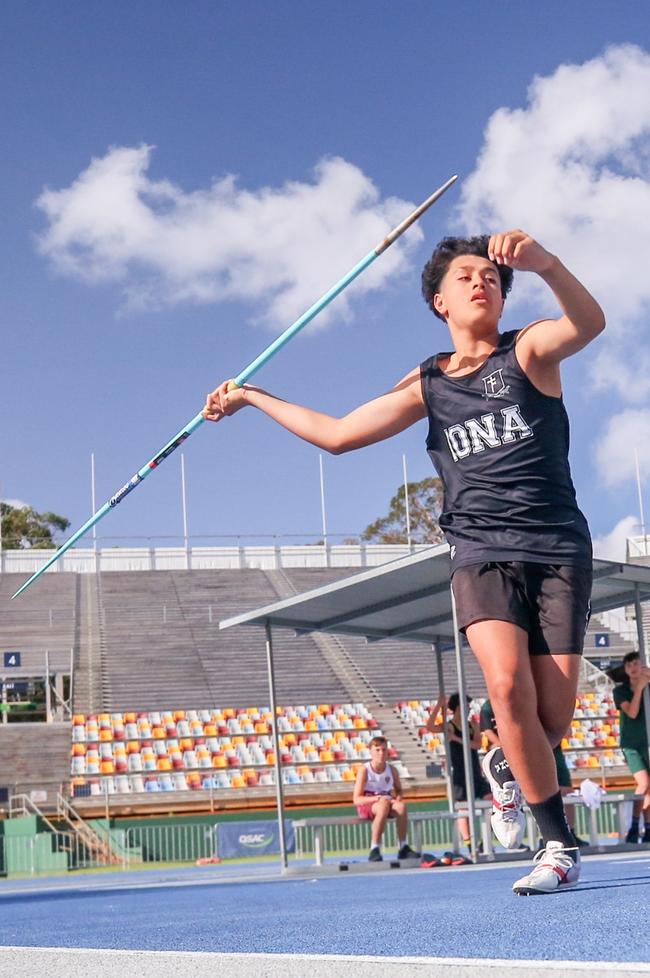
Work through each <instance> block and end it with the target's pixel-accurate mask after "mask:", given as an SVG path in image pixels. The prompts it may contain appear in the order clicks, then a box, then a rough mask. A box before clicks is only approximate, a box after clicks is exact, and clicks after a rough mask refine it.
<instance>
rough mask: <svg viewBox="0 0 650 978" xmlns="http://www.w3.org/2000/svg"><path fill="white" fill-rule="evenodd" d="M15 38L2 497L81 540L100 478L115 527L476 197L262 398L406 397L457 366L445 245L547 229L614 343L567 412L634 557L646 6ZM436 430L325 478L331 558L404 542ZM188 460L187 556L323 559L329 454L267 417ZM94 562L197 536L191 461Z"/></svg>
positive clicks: (600, 530) (186, 25)
mask: <svg viewBox="0 0 650 978" xmlns="http://www.w3.org/2000/svg"><path fill="white" fill-rule="evenodd" d="M3 20H4V30H3V40H2V57H1V58H0V85H1V90H2V92H3V97H2V118H3V149H4V152H3V154H2V158H1V159H0V173H1V176H2V183H1V186H2V197H3V201H2V214H3V234H2V237H1V239H0V249H1V256H2V261H1V263H0V269H1V270H0V274H1V275H2V283H1V284H2V304H1V306H0V316H1V324H2V336H3V342H2V350H3V359H2V362H3V367H4V370H3V381H4V383H3V395H2V404H3V411H2V415H3V438H2V451H1V455H0V493H1V494H2V497H3V498H6V499H10V500H21V501H24V502H26V503H29V504H30V505H32V506H34V507H35V508H37V509H52V510H54V511H56V512H59V513H61V514H63V515H65V516H67V517H68V518H69V519H70V520H71V523H72V526H73V528H76V527H77V526H79V525H80V524H81V523H83V522H84V521H85V520H86V519H87V518H88V516H89V515H90V454H91V452H94V453H95V457H96V471H97V501H98V504H99V503H101V502H103V501H104V500H105V499H106V498H107V497H108V496H110V495H112V494H113V492H115V491H116V490H117V489H118V488H119V487H120V486H121V485H122V484H123V483H124V482H125V481H126V480H127V479H128V478H129V477H130V476H131V475H132V474H133V472H135V471H136V470H137V469H138V468H139V467H140V466H141V465H143V464H144V463H145V462H146V461H147V459H148V458H149V457H151V456H152V455H153V454H154V453H155V452H156V451H157V449H158V448H160V447H161V446H162V445H163V444H164V443H165V442H166V441H167V440H168V438H170V437H171V436H172V435H173V434H174V433H175V432H176V431H177V430H178V429H179V428H180V427H181V425H182V424H183V423H184V422H186V421H188V420H189V419H190V418H192V417H193V416H194V415H195V414H196V413H197V411H198V410H200V408H201V406H202V403H203V399H204V394H205V392H206V391H207V390H208V389H209V388H211V387H213V386H215V385H216V383H217V382H218V381H219V380H221V379H223V378H224V377H226V376H231V375H234V374H236V373H237V372H239V371H240V370H241V369H242V367H244V366H245V365H246V364H247V363H249V362H250V361H251V360H252V359H253V358H254V357H255V356H256V355H257V354H258V353H259V352H260V351H261V350H262V349H263V348H264V347H265V346H266V345H267V344H268V343H269V342H270V341H271V340H272V339H273V337H274V336H275V335H277V334H278V333H279V332H280V331H281V330H282V329H283V328H284V326H286V325H288V323H289V322H290V321H291V319H292V318H293V317H294V316H295V315H298V314H299V313H300V312H302V311H303V309H304V308H305V307H306V306H307V305H309V304H310V303H311V302H312V301H313V300H314V299H315V298H317V296H318V295H319V294H320V292H321V291H324V290H325V289H326V288H327V287H328V286H329V285H331V284H332V283H333V282H334V281H335V280H336V279H337V278H338V277H339V276H340V275H341V274H343V273H344V272H345V271H346V270H347V268H348V267H349V266H350V265H352V264H353V263H354V262H355V261H356V260H357V259H359V258H361V257H362V256H363V255H364V254H365V253H366V252H368V251H369V250H370V248H371V247H372V246H373V245H374V244H375V243H376V240H377V239H378V238H379V237H381V234H382V233H383V229H387V228H388V227H389V226H390V225H391V223H396V222H397V220H399V219H400V217H401V216H405V215H406V213H408V211H409V210H410V208H411V206H412V205H413V204H414V203H418V202H419V201H420V200H422V199H423V198H425V197H426V196H428V194H429V193H431V191H432V190H433V189H434V188H435V187H436V186H438V185H439V184H440V183H442V182H443V181H444V180H446V179H447V177H448V176H449V175H451V174H452V173H458V174H459V175H460V177H461V179H460V180H459V182H458V184H457V186H456V187H455V188H454V189H453V190H452V191H450V192H449V193H448V194H447V196H446V197H445V198H444V199H443V200H442V201H441V202H440V203H439V204H437V205H436V206H435V207H434V208H433V209H432V210H431V211H430V212H429V213H428V214H427V215H426V216H425V217H424V218H423V219H422V221H421V222H420V225H419V226H418V228H416V229H414V230H413V231H412V232H410V234H409V236H408V240H407V239H406V238H405V239H404V241H403V245H402V246H400V247H399V248H398V247H397V246H396V248H395V250H394V253H393V250H391V252H390V253H388V254H387V255H386V256H384V257H383V258H381V259H379V261H378V262H377V263H376V265H374V266H373V269H372V270H370V271H369V272H367V273H365V276H367V278H366V277H365V276H364V277H363V278H362V279H360V280H359V282H358V284H357V286H353V287H352V288H351V289H350V290H349V292H348V293H346V294H345V297H342V300H340V301H339V302H338V303H337V304H336V305H334V306H333V307H332V309H331V311H330V313H329V315H327V316H324V317H323V318H322V319H319V320H317V321H316V322H315V323H314V324H313V325H312V326H311V327H308V329H307V330H306V331H305V333H304V334H303V335H302V336H301V337H299V338H298V339H296V340H294V341H293V342H292V343H291V344H290V345H289V346H288V347H287V348H286V349H285V350H284V351H283V352H282V353H281V354H279V355H278V357H276V359H275V360H274V361H273V362H272V363H270V364H269V365H268V366H267V367H265V368H264V369H263V371H261V373H260V374H258V376H257V378H256V381H257V382H258V383H259V384H260V385H261V386H264V387H266V388H268V389H270V390H272V391H274V392H276V393H278V394H280V395H281V396H284V397H287V398H289V399H292V400H298V401H301V402H302V403H307V404H309V405H311V406H313V407H317V408H319V409H321V410H324V411H328V412H331V413H335V414H341V413H344V412H345V411H346V410H348V409H349V408H351V407H353V406H355V405H356V404H358V403H360V402H361V401H364V400H366V399H368V398H370V397H372V396H375V395H376V394H378V393H380V392H382V391H383V390H385V389H387V388H388V387H390V386H391V385H392V384H393V383H395V382H396V381H397V380H398V379H399V378H400V377H401V376H403V375H404V374H405V373H406V372H407V371H408V370H409V369H410V368H412V367H413V366H414V365H415V364H416V363H418V362H420V361H421V360H423V359H424V358H425V357H427V356H428V355H429V354H430V353H432V352H434V351H435V350H437V349H446V348H447V347H448V340H447V335H446V332H445V329H444V327H443V325H442V324H441V323H440V322H439V321H438V320H435V319H434V318H433V317H432V316H431V314H430V313H429V312H428V311H427V309H426V307H425V306H424V303H423V301H422V300H421V298H420V294H419V277H420V270H421V267H422V265H423V264H424V262H425V261H426V259H427V257H428V253H429V252H430V251H431V249H432V247H433V245H434V244H435V242H436V241H437V240H438V239H439V238H440V237H442V236H443V235H444V234H449V233H456V232H463V231H466V230H468V229H472V230H477V231H490V230H498V229H501V224H502V223H507V224H509V225H511V226H512V225H520V226H523V227H525V228H526V230H528V231H530V232H531V233H532V234H534V235H536V236H538V237H539V239H540V240H541V241H542V243H543V244H545V245H547V247H549V248H550V249H551V250H555V251H557V253H558V254H559V255H560V257H561V258H563V259H564V260H565V261H566V263H567V264H568V265H569V266H570V267H571V268H572V270H574V271H576V272H577V273H579V274H580V275H581V277H583V278H584V280H585V282H586V284H587V285H588V286H589V287H590V288H591V289H592V291H593V292H594V293H595V294H596V296H597V297H598V298H599V299H601V301H602V302H603V304H604V306H605V309H606V312H607V316H608V321H609V324H610V329H609V330H608V332H607V333H606V334H605V337H606V338H603V340H602V341H600V340H599V341H598V344H595V345H594V347H593V348H592V349H590V350H589V351H587V352H586V353H584V354H582V355H581V356H580V357H577V358H575V359H574V360H573V361H571V362H570V363H568V364H567V366H566V369H565V371H564V379H565V398H566V402H567V406H568V408H569V411H570V414H571V418H572V433H573V444H572V454H571V460H572V467H573V473H574V480H575V483H576V486H577V489H578V495H579V500H580V502H581V504H582V507H583V509H584V510H585V512H586V514H587V516H588V518H589V520H590V523H591V526H592V531H593V533H594V535H595V536H597V537H599V538H605V537H608V538H609V539H608V541H607V543H606V544H605V543H603V546H607V547H610V548H614V549H615V550H616V548H619V550H617V555H618V556H622V553H621V552H620V542H621V540H622V539H623V537H624V535H625V532H634V530H635V524H638V511H639V507H638V502H637V493H636V485H635V481H634V449H635V448H636V450H637V453H638V456H639V462H640V465H641V470H642V473H643V475H644V480H645V481H646V483H647V482H648V479H649V477H650V440H649V439H648V438H647V432H648V425H649V424H650V409H649V403H650V386H649V384H650V381H649V380H648V378H649V377H650V357H649V354H648V342H647V340H648V330H647V325H646V322H645V317H644V310H645V307H646V305H647V302H648V300H650V294H649V293H650V284H649V282H648V275H647V268H648V264H649V262H650V248H649V245H648V242H647V240H645V239H647V227H648V224H649V218H650V108H649V107H648V98H647V92H648V90H650V88H649V86H650V16H649V15H648V11H647V5H646V4H645V3H643V2H638V3H630V2H625V0H622V2H618V3H616V4H611V3H601V2H595V3H594V2H591V3H586V2H585V3H582V2H570V3H566V2H565V3H559V2H547V3H545V4H533V3H528V2H526V3H520V4H517V5H515V4H510V3H494V4H485V3H480V2H456V3H454V4H453V5H448V4H440V3H435V2H426V3H425V2H412V0H405V2H404V3H401V4H394V3H388V2H382V0H378V2H377V0H376V2H372V3H371V2H367V0H360V2H355V3H353V4H350V3H349V2H348V3H343V2H338V0H335V2H329V3H327V4H325V3H321V2H311V3H302V4H301V3H298V2H285V0H279V2H277V0H276V2H274V3H272V4H271V3H262V2H258V0H249V2H245V3H240V4H231V3H225V2H203V0H199V2H193V3H186V4H178V3H171V2H156V3H153V2H148V0H144V2H142V0H141V2H139V3H138V4H132V3H125V2H121V0H117V2H112V3H110V4H105V3H99V2H94V0H90V2H87V3H84V4H79V3H78V2H75V3H71V2H57V3H45V2H30V3H29V4H23V3H18V2H11V3H9V4H7V5H6V6H5V8H4V18H3ZM536 78H537V82H535V79H536ZM531 86H533V87H532V88H531ZM396 215H397V220H395V219H394V218H395V216H396ZM377 229H379V231H380V233H376V231H377ZM508 307H509V308H508V311H507V313H506V318H505V320H504V326H505V328H514V327H515V326H519V325H523V324H525V323H526V322H528V321H529V320H530V319H532V318H537V317H538V316H539V315H549V314H550V315H552V314H553V308H554V307H553V305H552V304H549V301H548V296H547V294H546V293H544V292H543V291H540V290H538V289H537V288H536V285H535V283H534V282H532V281H531V277H530V276H528V277H527V276H525V275H523V274H522V275H519V276H516V280H515V287H514V292H513V296H512V298H511V299H509V302H508ZM425 428H426V426H425V425H424V424H422V425H419V426H416V427H415V428H413V429H411V430H410V431H408V432H406V433H405V434H404V435H402V436H400V437H399V438H397V439H393V440H392V441H390V442H387V443H385V444H383V445H380V446H375V447H373V448H371V449H367V450H365V451H364V452H361V453H356V454H353V455H350V456H343V457H339V458H329V457H328V458H326V460H325V474H326V486H327V516H328V526H329V530H330V532H331V533H341V534H353V533H358V532H360V531H361V530H362V529H363V528H364V527H365V526H366V525H367V524H368V523H369V522H371V521H372V520H373V519H375V518H376V517H377V516H379V515H382V514H383V513H384V512H385V510H386V506H387V501H388V499H389V497H390V496H391V495H392V494H393V493H394V492H395V490H396V488H397V486H398V485H399V483H400V480H401V473H402V461H401V458H402V453H405V454H406V456H407V462H408V469H409V476H410V478H412V479H420V478H423V477H424V476H426V475H429V474H430V472H431V470H430V463H429V461H428V458H427V456H426V453H425V450H424V439H425V435H426V430H425ZM184 451H185V464H186V471H187V488H188V514H189V529H190V533H191V534H192V535H194V536H196V537H199V536H201V537H207V536H208V535H210V536H214V537H217V536H219V535H224V536H225V535H228V534H242V535H243V536H249V537H257V538H259V537H260V536H261V535H262V534H271V533H277V534H284V535H286V534H302V533H311V534H314V535H317V534H318V533H319V530H320V498H319V469H318V452H317V450H316V449H314V448H312V447H311V446H308V445H304V444H302V443H300V442H298V441H297V440H295V439H293V438H291V437H290V436H288V435H287V434H286V433H284V432H282V431H281V430H280V429H276V428H275V427H274V426H273V425H272V424H271V423H270V422H269V421H268V420H267V419H265V418H264V417H262V416H261V415H258V414H256V413H255V412H252V411H250V412H243V413H242V414H240V415H238V416H237V417H236V418H234V419H232V420H231V421H229V422H227V423H224V424H221V425H216V426H212V425H211V426H209V427H208V426H204V427H203V428H201V429H200V430H199V431H198V432H197V433H196V434H195V435H194V436H193V437H192V439H190V441H189V442H188V443H187V445H186V446H185V449H184ZM646 509H650V498H649V499H648V502H647V504H646ZM98 532H99V534H100V536H101V537H107V538H108V537H110V538H111V539H110V540H107V543H113V542H117V541H116V539H115V538H129V539H130V540H131V541H133V542H136V538H144V537H155V538H156V539H157V540H158V541H159V542H162V538H163V537H173V536H177V537H178V536H180V534H181V533H182V516H181V505H180V457H179V453H178V452H177V453H176V454H175V455H174V456H172V458H170V460H169V461H167V462H166V463H165V464H164V466H162V467H161V468H160V470H159V471H158V472H156V473H154V474H153V475H152V476H151V478H150V479H149V480H147V483H146V485H144V486H142V487H140V488H139V489H138V491H137V492H135V493H134V494H133V495H131V496H130V497H129V498H128V499H127V500H125V501H124V502H123V503H122V504H121V505H120V507H118V509H116V510H115V511H114V512H113V513H111V514H110V516H108V517H107V518H106V519H105V520H104V521H103V522H102V523H101V524H100V526H99V528H98ZM637 532H638V528H637ZM142 542H144V541H142ZM170 542H171V541H170ZM197 542H198V541H197ZM215 542H224V543H225V542H227V541H226V540H223V541H217V540H215Z"/></svg>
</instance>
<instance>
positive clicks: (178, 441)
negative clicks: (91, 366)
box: [12, 176, 458, 600]
mask: <svg viewBox="0 0 650 978" xmlns="http://www.w3.org/2000/svg"><path fill="white" fill-rule="evenodd" d="M457 179H458V177H457V176H453V177H450V178H449V180H447V182H446V183H443V185H442V186H441V187H439V188H438V189H437V190H436V191H434V193H432V194H431V196H430V197H427V199H426V200H425V201H424V202H423V203H422V204H420V206H419V207H416V208H415V210H414V211H412V213H411V214H409V216H408V217H407V218H405V219H404V220H403V221H402V223H401V224H398V225H397V227H395V228H393V230H392V231H391V232H390V233H389V234H387V235H386V237H385V238H383V239H382V241H380V242H379V244H378V245H376V247H375V248H373V249H372V251H370V252H369V253H368V254H367V255H366V257H365V258H362V259H361V261H360V262H358V264H356V265H355V266H354V268H352V269H350V271H349V272H348V273H347V274H346V275H344V276H343V278H342V279H340V280H339V281H338V282H337V283H336V285H333V286H332V288H331V289H329V291H328V292H325V294H324V295H322V296H321V297H320V299H318V300H317V301H316V302H315V303H314V304H313V305H312V306H310V307H309V309H308V310H307V311H306V312H304V313H303V314H302V316H300V317H299V318H298V319H296V321H295V323H292V324H291V326H288V327H287V328H286V329H285V331H284V333H281V334H280V336H278V338H277V339H276V340H274V341H273V343H271V344H269V346H267V348H266V349H265V350H264V352H263V353H260V355H259V356H258V357H257V358H256V359H255V360H253V361H252V362H251V363H249V364H248V366H247V367H245V368H244V369H243V370H242V371H241V373H239V374H237V376H236V377H235V384H236V385H237V386H238V387H241V385H242V384H245V383H246V381H247V380H249V378H250V377H252V376H253V374H255V373H257V371H258V370H260V369H261V368H262V367H263V366H264V364H265V363H268V361H269V360H270V359H271V357H274V356H275V354H276V353H278V351H279V350H281V349H282V347H283V346H285V344H286V343H288V342H289V340H290V339H292V337H294V336H295V335H296V333H298V332H300V330H301V329H303V327H305V326H306V325H307V323H309V322H311V320H312V319H314V318H315V317H316V316H317V315H318V313H319V312H321V311H322V310H323V309H324V308H325V306H328V305H329V304H330V302H331V301H332V300H333V299H335V298H336V296H337V295H339V294H340V293H341V292H342V291H343V290H344V289H345V288H347V287H348V285H349V284H350V282H353V281H354V279H355V278H357V276H358V275H361V273H362V272H363V271H365V269H366V268H367V267H368V265H371V264H372V263H373V262H374V261H375V260H376V259H377V258H379V256H380V255H382V254H383V253H384V252H385V251H386V249H387V248H390V246H391V245H392V244H393V242H394V241H396V240H397V239H398V238H399V237H400V235H402V234H404V232H405V231H406V229H407V228H409V227H410V226H411V224H414V223H415V221H417V220H418V218H419V217H420V216H421V215H422V214H424V212H425V211H426V210H428V209H429V207H431V205H432V204H433V203H435V201H436V200H438V198H439V197H442V195H443V194H444V193H445V191H447V190H449V188H450V187H451V185H452V184H453V183H455V182H456V180H457ZM204 421H205V418H204V417H203V415H202V414H197V415H196V417H195V418H192V420H191V421H190V422H189V423H188V424H186V425H184V427H183V428H181V430H180V431H178V432H177V433H176V434H175V435H174V437H173V438H172V439H171V440H170V441H168V442H167V444H166V445H163V447H162V448H161V449H160V451H159V452H158V453H157V454H156V455H154V456H153V458H151V459H149V461H148V462H147V463H146V465H143V466H142V468H141V469H138V471H137V472H136V474H135V475H134V476H132V477H131V478H130V479H129V481H128V482H127V483H125V485H123V486H122V488H121V489H118V491H117V492H116V493H115V495H114V496H111V498H110V499H109V500H107V501H106V502H105V503H104V505H103V506H101V507H100V508H99V509H98V510H97V512H96V513H94V514H93V515H92V516H91V517H90V519H89V520H86V522H85V523H84V525H83V526H80V527H79V529H78V530H77V531H76V532H75V533H73V534H72V536H71V537H70V539H69V540H66V542H65V543H64V544H63V545H62V546H60V547H59V549H58V550H57V551H56V553H55V554H53V555H52V556H51V557H50V559H49V560H47V561H46V562H45V563H44V564H43V566H42V567H40V568H39V569H38V570H37V571H36V572H35V573H34V574H32V576H31V577H30V578H29V580H27V581H25V583H24V584H22V585H21V586H20V587H19V588H18V590H17V591H16V593H15V594H13V595H12V600H13V598H17V597H18V595H19V594H22V592H23V591H26V590H27V588H28V587H29V586H30V584H33V583H34V581H35V580H37V578H39V577H40V576H41V574H44V573H45V571H46V570H47V569H48V567H51V566H52V564H54V563H55V562H56V561H57V560H58V559H59V557H62V556H63V554H64V553H65V552H66V551H67V550H69V549H70V547H72V546H74V544H75V543H76V542H77V540H79V539H81V537H83V536H84V535H85V534H86V533H87V532H88V530H90V529H91V527H93V526H95V524H96V523H99V521H100V520H102V519H103V518H104V517H105V516H106V514H107V513H110V511H111V510H112V509H114V508H115V507H116V506H117V504H118V503H121V502H122V500H123V499H124V497H125V496H128V494H129V493H130V492H132V491H133V490H134V489H135V487H136V486H139V485H140V483H141V482H142V481H143V480H144V479H146V478H147V476H148V475H150V474H151V473H152V472H153V471H154V469H157V468H158V466H159V465H160V463H161V462H164V460H165V459H166V458H167V457H168V456H169V455H171V453H172V452H173V451H175V449H177V448H178V446H179V445H182V444H183V442H184V441H186V440H187V439H188V438H189V437H190V435H191V434H193V433H194V432H195V431H196V429H197V428H199V427H200V426H201V425H202V424H203V423H204Z"/></svg>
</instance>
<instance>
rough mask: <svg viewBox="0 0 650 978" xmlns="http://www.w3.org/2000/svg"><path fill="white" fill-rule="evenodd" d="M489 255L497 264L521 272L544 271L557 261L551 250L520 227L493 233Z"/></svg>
mask: <svg viewBox="0 0 650 978" xmlns="http://www.w3.org/2000/svg"><path fill="white" fill-rule="evenodd" d="M488 256H489V258H490V261H493V262H495V263H496V264H497V265H508V266H509V267H510V268H516V269H518V270H519V271H521V272H538V273H544V272H546V271H548V270H549V269H550V268H551V267H552V265H553V262H554V261H555V256H554V255H552V254H551V253H550V251H547V250H546V248H543V247H542V245H541V244H539V242H538V241H535V239H534V238H531V236H530V235H529V234H526V232H525V231H522V230H521V229H520V228H515V229H514V230H512V231H501V232H500V233H499V234H493V235H492V237H491V238H490V242H489V244H488Z"/></svg>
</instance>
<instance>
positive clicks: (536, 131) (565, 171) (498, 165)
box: [458, 45, 650, 403]
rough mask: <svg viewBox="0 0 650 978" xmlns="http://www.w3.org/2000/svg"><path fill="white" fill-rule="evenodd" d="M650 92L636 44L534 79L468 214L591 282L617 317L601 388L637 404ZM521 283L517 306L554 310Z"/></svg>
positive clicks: (525, 280)
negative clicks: (527, 236)
mask: <svg viewBox="0 0 650 978" xmlns="http://www.w3.org/2000/svg"><path fill="white" fill-rule="evenodd" d="M648 92H650V54H648V52H646V51H643V50H642V49H641V48H639V47H637V46H634V45H620V46H614V47H610V48H608V49H607V50H606V51H605V52H604V54H603V55H602V56H600V57H598V58H594V59H593V60H591V61H587V62H585V63H584V64H581V65H562V66H560V67H559V68H558V69H557V70H556V71H555V72H554V73H553V74H552V75H549V76H547V77H536V78H534V80H533V82H532V84H531V86H530V88H529V91H528V99H527V104H526V105H525V107H524V108H520V109H507V108H501V109H499V110H498V111H497V112H495V113H494V114H493V116H492V117H491V118H490V120H489V122H488V125H487V128H486V131H485V139H484V144H483V148H482V150H481V154H480V156H479V159H478V161H477V164H476V168H475V170H474V172H473V173H472V174H471V175H470V177H469V178H468V179H466V180H465V182H464V184H463V186H462V198H461V204H460V208H459V212H458V216H459V219H460V222H461V224H462V226H464V227H465V228H466V229H467V230H468V231H469V230H471V231H473V232H475V231H477V230H483V231H486V232H488V231H494V230H502V229H506V228H510V227H523V228H525V229H526V230H527V231H529V232H530V233H531V234H533V235H534V236H535V237H536V238H538V239H539V240H540V241H541V242H542V244H544V245H545V246H546V247H548V248H549V249H550V250H551V251H554V252H556V253H557V254H558V255H559V256H560V257H561V258H562V260H563V261H565V262H566V264H567V265H568V267H569V268H571V270H572V271H574V272H575V274H577V275H578V277H579V278H580V279H581V280H582V281H584V283H585V284H586V285H587V286H588V288H590V289H591V290H592V291H593V293H594V295H595V296H596V298H597V299H598V300H599V301H600V302H601V304H602V305H603V307H604V309H605V312H606V315H607V320H608V329H607V330H606V332H605V333H604V334H603V337H602V338H601V339H600V340H599V343H598V351H599V352H598V354H597V356H596V357H595V358H594V359H593V361H592V366H591V371H592V372H591V377H590V381H591V384H592V385H594V386H596V387H599V388H603V387H607V388H609V389H612V390H616V391H617V392H618V393H619V394H620V396H621V397H623V398H624V399H625V400H627V401H629V402H631V403H641V402H643V401H647V398H648V396H649V395H650V354H649V353H648V350H647V347H648V328H647V325H646V317H647V314H648V308H649V307H650V275H649V274H648V269H649V268H650V234H648V228H649V227H650V99H649V98H648ZM516 278H517V282H516V283H515V290H514V292H513V297H512V299H509V304H510V305H512V304H513V303H515V302H517V301H519V300H521V299H524V300H526V299H531V298H532V297H533V296H534V298H535V300H536V302H538V303H539V302H540V301H541V303H542V310H543V311H544V312H545V313H548V312H549V311H551V310H552V309H553V308H554V307H553V305H551V304H550V303H549V299H548V296H549V293H548V290H547V289H546V287H545V286H543V284H542V283H540V282H539V280H537V279H536V278H535V277H534V276H527V275H525V274H522V275H520V276H517V277H516ZM551 301H552V300H551ZM555 308H556V307H555ZM644 348H645V349H644ZM621 362H623V363H625V362H627V363H629V364H630V367H629V368H628V369H627V370H624V371H623V372H621V373H619V372H618V370H617V365H618V364H619V363H621Z"/></svg>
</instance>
